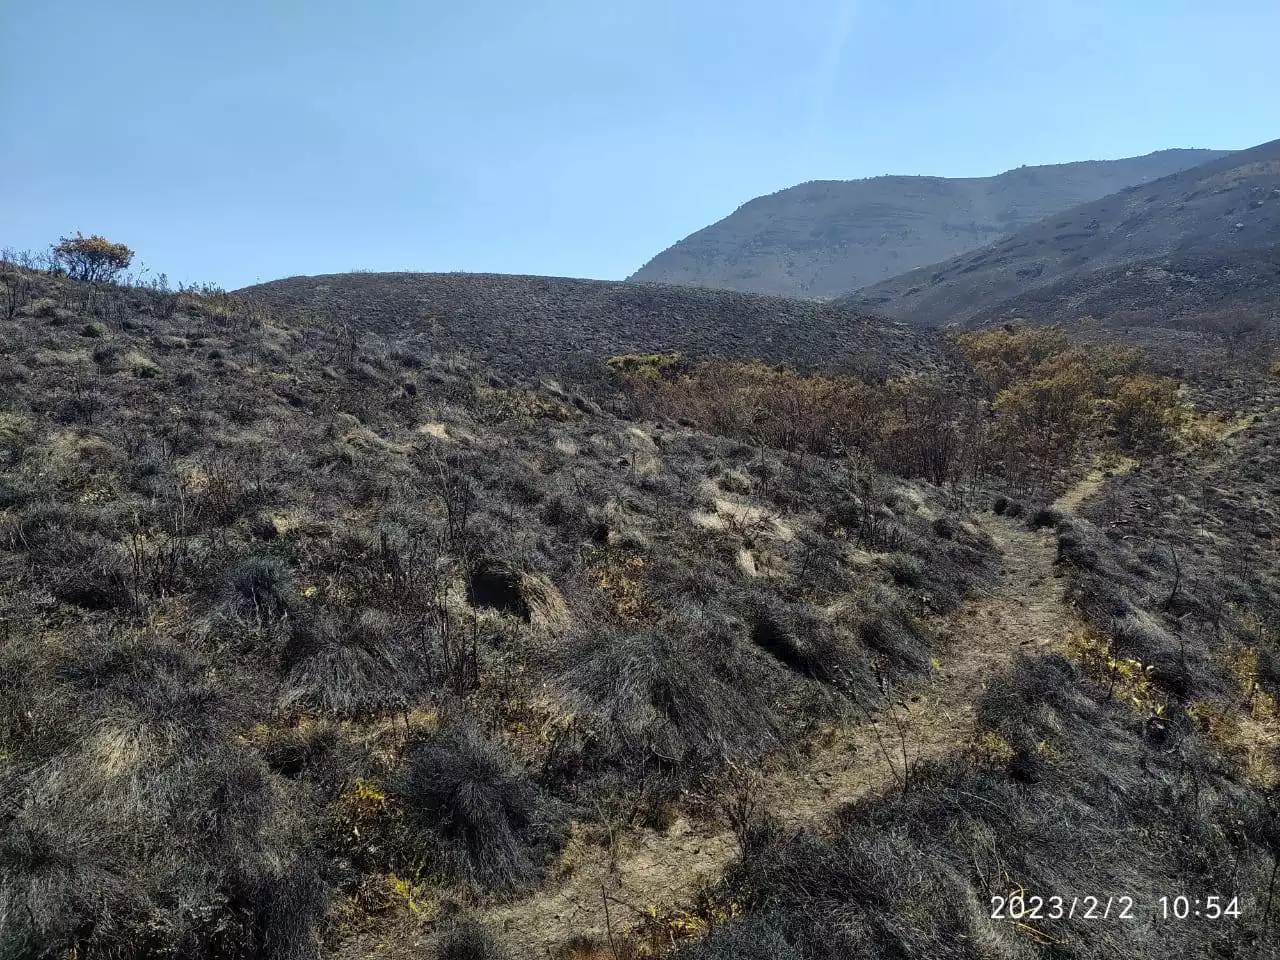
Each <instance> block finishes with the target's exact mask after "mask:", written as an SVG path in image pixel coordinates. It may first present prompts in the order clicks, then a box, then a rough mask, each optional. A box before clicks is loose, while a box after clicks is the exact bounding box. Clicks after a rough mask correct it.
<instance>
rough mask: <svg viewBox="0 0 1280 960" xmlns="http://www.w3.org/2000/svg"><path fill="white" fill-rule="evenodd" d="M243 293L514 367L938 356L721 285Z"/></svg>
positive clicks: (417, 286)
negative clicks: (622, 356)
mask: <svg viewBox="0 0 1280 960" xmlns="http://www.w3.org/2000/svg"><path fill="white" fill-rule="evenodd" d="M239 292H240V293H241V294H242V295H244V296H246V297H249V298H252V299H254V300H258V301H260V302H264V303H268V304H272V305H275V306H278V307H283V308H286V309H289V310H297V309H301V310H304V311H307V312H311V313H314V314H317V315H328V316H330V317H341V318H346V319H348V320H350V321H351V322H352V325H353V326H354V327H356V328H357V329H365V330H370V331H372V332H375V333H381V334H394V335H396V336H398V337H403V336H405V335H406V333H410V334H418V335H420V336H421V337H422V339H423V342H424V343H425V344H428V345H429V346H430V348H431V349H432V350H433V351H435V352H436V353H440V354H447V353H465V354H467V355H469V356H471V357H473V358H475V359H476V360H479V361H482V362H484V363H485V364H486V365H487V366H489V367H490V368H492V369H494V370H496V371H501V372H502V373H504V374H507V375H515V376H537V375H549V376H564V375H568V376H573V377H574V378H575V379H584V378H586V379H590V378H592V377H599V376H601V375H602V374H603V373H604V370H605V368H604V365H603V364H604V361H605V360H606V359H608V358H609V357H610V356H613V355H615V354H619V353H631V352H666V351H677V352H680V353H683V354H685V355H688V356H723V357H735V358H755V357H759V358H762V359H765V360H768V361H771V362H776V363H787V364H789V365H792V366H796V367H800V368H824V369H830V370H842V371H848V372H858V373H861V374H865V375H868V376H871V377H879V376H882V375H886V374H892V373H896V372H902V371H905V370H916V369H920V368H922V367H929V366H932V365H935V364H936V363H937V362H938V354H937V351H936V346H935V344H934V342H933V338H932V337H931V336H929V335H928V334H926V333H923V332H922V331H920V330H918V329H916V328H914V327H913V326H911V325H909V324H904V323H901V322H897V321H891V320H885V319H882V318H879V317H870V316H866V315H862V314H860V313H858V312H857V311H856V310H850V309H848V308H846V307H842V306H838V305H836V304H833V303H813V302H806V301H802V300H788V299H784V298H780V297H763V296H757V295H752V294H744V293H734V292H730V291H726V290H695V289H690V288H687V287H667V286H656V285H649V284H643V285H642V284H633V283H619V282H610V281H600V280H570V279H565V278H562V277H522V276H508V275H501V274H477V273H346V274H332V275H329V276H318V277H291V278H288V279H284V280H276V281H273V282H271V283H264V284H259V285H257V286H253V287H246V288H245V289H244V290H242V291H239Z"/></svg>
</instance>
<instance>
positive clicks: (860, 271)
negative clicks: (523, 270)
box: [630, 150, 1224, 298]
mask: <svg viewBox="0 0 1280 960" xmlns="http://www.w3.org/2000/svg"><path fill="white" fill-rule="evenodd" d="M1223 155H1224V154H1223V153H1222V152H1221V151H1212V150H1162V151H1159V152H1157V153H1152V154H1148V155H1146V156H1143V157H1131V158H1128V159H1124V160H1102V161H1084V162H1079V163H1064V164H1054V165H1048V166H1038V167H1020V168H1018V169H1016V170H1009V171H1007V172H1005V173H1002V174H999V175H998V176H992V177H974V178H946V177H914V176H910V177H909V176H886V177H874V178H871V179H867V180H825V181H814V182H811V183H804V184H800V185H799V186H795V187H791V188H789V189H786V190H781V191H779V192H777V193H774V194H770V195H768V196H764V197H757V198H756V199H754V200H751V201H749V202H748V203H746V204H743V206H741V207H739V208H738V209H737V210H736V211H735V212H734V213H732V214H730V215H729V216H728V217H725V218H724V219H723V220H720V221H718V222H716V223H714V224H712V225H711V226H709V227H705V228H704V229H702V230H699V231H698V232H697V233H694V234H692V235H691V236H689V237H686V238H685V239H684V240H681V241H680V242H679V243H677V244H675V245H674V246H672V247H670V248H668V249H667V250H664V251H663V252H662V253H660V254H658V255H657V256H656V257H654V258H653V259H652V260H650V261H649V262H648V263H647V264H645V265H644V266H643V267H641V268H640V269H639V270H638V271H636V273H635V274H634V275H633V276H632V277H631V278H630V279H632V280H635V281H643V282H650V283H675V284H686V285H689V286H697V287H715V288H723V289H729V290H741V291H746V292H751V293H764V294H780V295H784V296H790V297H806V298H822V297H837V296H841V295H843V294H846V293H848V292H849V291H851V290H856V289H857V288H859V287H863V286H867V285H868V284H873V283H876V282H878V281H880V280H884V279H887V278H889V277H894V276H897V275H898V274H900V273H904V272H906V271H908V270H911V269H913V268H915V267H918V266H922V265H924V264H929V263H937V262H939V261H941V260H946V259H947V258H949V257H953V256H955V255H957V254H960V253H964V252H966V251H969V250H975V249H978V248H979V247H983V246H985V245H987V244H989V243H991V242H993V241H995V240H998V239H1001V238H1002V237H1004V236H1006V235H1008V234H1010V233H1013V232H1014V231H1016V230H1019V229H1020V228H1022V227H1025V226H1027V225H1029V224H1031V223H1034V222H1035V221H1037V220H1039V219H1040V218H1042V217H1045V216H1048V215H1050V214H1053V213H1057V212H1059V211H1062V210H1066V209H1068V208H1070V207H1074V206H1076V205H1077V204H1081V203H1085V202H1088V201H1090V200H1096V199H1098V198H1099V197H1103V196H1106V195H1107V194H1109V193H1114V192H1115V191H1117V190H1120V189H1122V188H1124V187H1127V186H1131V185H1133V184H1138V183H1143V182H1146V181H1149V180H1154V179H1157V178H1159V177H1163V176H1166V175H1167V174H1170V173H1174V172H1176V171H1178V170H1182V169H1184V168H1186V167H1190V166H1194V165H1196V164H1199V163H1203V162H1205V161H1207V160H1211V159H1215V158H1217V157H1221V156H1223Z"/></svg>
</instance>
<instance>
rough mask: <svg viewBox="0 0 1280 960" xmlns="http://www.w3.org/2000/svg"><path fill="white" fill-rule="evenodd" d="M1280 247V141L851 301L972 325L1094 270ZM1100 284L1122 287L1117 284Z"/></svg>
mask: <svg viewBox="0 0 1280 960" xmlns="http://www.w3.org/2000/svg"><path fill="white" fill-rule="evenodd" d="M1277 239H1280V140H1277V141H1272V142H1270V143H1264V144H1262V145H1260V146H1257V147H1254V148H1252V149H1250V150H1246V151H1241V152H1239V153H1234V154H1230V155H1228V156H1225V157H1222V158H1219V159H1216V160H1213V161H1211V162H1209V163H1206V164H1202V165H1200V166H1198V167H1194V168H1192V169H1189V170H1183V171H1180V172H1178V173H1174V174H1171V175H1170V176H1167V177H1163V178H1161V179H1160V180H1156V181H1154V182H1152V183H1147V184H1142V185H1137V186H1132V187H1127V188H1125V189H1124V190H1121V191H1119V192H1118V193H1113V194H1111V195H1110V196H1107V197H1103V198H1102V199H1100V200H1096V201H1094V202H1092V203H1087V204H1083V205H1081V206H1078V207H1076V208H1074V209H1072V210H1069V211H1067V212H1065V213H1062V214H1060V215H1055V216H1051V217H1047V218H1045V219H1043V220H1041V221H1039V222H1037V223H1035V224H1032V225H1031V226H1029V227H1025V228H1023V229H1021V230H1019V231H1017V232H1016V233H1014V234H1012V235H1010V236H1008V237H1006V238H1004V239H1003V240H1000V241H999V242H997V243H994V244H991V245H989V246H986V247H983V248H982V249H981V250H975V251H973V252H970V253H966V254H962V255H961V256H958V257H954V258H952V259H951V260H947V261H945V262H942V263H938V264H935V265H932V266H928V267H921V268H919V269H916V270H912V271H910V272H908V273H904V274H903V275H902V276H899V277H894V278H893V279H891V280H887V281H885V282H883V283H879V284H876V285H874V286H872V287H869V288H866V289H863V290H859V291H858V292H857V293H855V294H853V295H851V296H850V297H848V298H846V299H845V301H844V302H845V303H847V304H848V305H850V306H852V307H855V308H859V309H864V310H871V309H874V310H877V311H883V312H885V313H888V314H891V315H894V316H898V317H905V318H910V320H912V321H913V322H915V323H919V324H923V325H939V324H946V323H964V322H966V321H969V320H970V319H971V318H974V317H977V316H979V315H990V314H993V313H999V312H1002V311H1004V310H1005V309H1006V308H1008V309H1010V310H1016V309H1018V308H1019V306H1020V304H1022V303H1025V302H1026V299H1027V298H1028V297H1033V296H1035V293H1034V292H1035V291H1044V290H1046V288H1048V287H1050V285H1052V284H1055V283H1057V282H1059V281H1066V282H1069V283H1072V284H1074V285H1077V286H1078V285H1079V284H1080V283H1086V282H1092V281H1087V280H1086V279H1085V277H1084V275H1086V274H1090V273H1092V272H1094V271H1098V270H1106V269H1110V268H1115V267H1121V266H1125V265H1129V264H1137V263H1139V262H1141V261H1148V260H1159V259H1162V258H1175V259H1177V258H1195V257H1209V258H1215V257H1216V258H1218V259H1219V260H1221V258H1223V257H1224V256H1229V255H1231V254H1232V252H1233V251H1248V250H1256V249H1258V248H1264V247H1267V246H1269V245H1271V244H1274V243H1275V242H1276V241H1277ZM1246 259H1247V258H1246ZM1148 266H1150V267H1152V268H1153V269H1167V268H1165V267H1161V266H1159V264H1150V265H1148ZM1144 269H1145V267H1144ZM1174 269H1175V271H1176V270H1177V268H1176V266H1175V267H1174ZM1096 279H1098V280H1099V281H1100V282H1101V283H1102V284H1104V285H1105V286H1110V287H1112V289H1114V283H1113V282H1112V280H1111V279H1110V278H1108V277H1105V276H1103V277H1098V278H1096ZM1126 279H1127V278H1126Z"/></svg>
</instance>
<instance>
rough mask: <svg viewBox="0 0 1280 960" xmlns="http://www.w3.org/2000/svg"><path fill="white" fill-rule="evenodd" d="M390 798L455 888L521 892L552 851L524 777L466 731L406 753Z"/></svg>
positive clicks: (546, 820) (551, 831) (539, 803)
mask: <svg viewBox="0 0 1280 960" xmlns="http://www.w3.org/2000/svg"><path fill="white" fill-rule="evenodd" d="M398 793H399V795H400V797H401V799H402V801H403V803H404V807H405V811H406V820H407V824H408V827H409V830H410V832H411V835H412V837H413V839H414V840H415V841H416V842H417V843H419V844H421V846H422V849H423V851H424V853H425V854H426V855H427V857H428V858H429V861H430V862H432V863H434V864H437V865H439V867H441V868H442V869H443V870H444V871H445V872H446V873H447V874H448V875H449V876H451V877H452V878H453V879H454V880H455V881H456V882H459V883H463V884H466V885H469V886H472V887H475V888H478V889H482V890H490V891H495V892H500V893H507V892H511V891H514V890H519V889H522V888H526V887H528V886H530V885H532V884H533V883H534V882H535V881H536V880H537V878H538V876H539V874H540V872H541V870H542V866H543V861H544V860H545V859H546V857H547V856H548V855H549V854H550V853H551V852H553V851H554V849H555V846H556V844H557V834H558V829H557V826H556V821H555V818H554V815H553V813H552V811H551V810H550V809H549V808H548V806H547V805H546V803H545V802H544V801H543V800H542V799H541V798H540V797H539V796H538V794H537V792H536V790H535V789H534V787H533V785H532V784H531V783H530V781H529V780H528V778H527V777H526V776H525V775H524V774H523V773H522V772H520V771H518V770H517V769H515V767H514V766H513V765H512V762H511V761H510V760H509V759H508V758H507V757H505V756H504V755H503V753H502V752H501V751H500V750H499V748H498V747H497V746H495V745H494V744H493V743H491V742H489V741H488V740H486V739H485V738H484V736H483V735H482V734H481V733H480V731H479V730H478V729H477V728H476V727H474V726H471V725H468V724H462V725H458V726H452V727H449V728H447V729H445V730H444V731H442V732H440V733H439V734H436V735H435V736H433V737H431V738H430V739H427V740H425V741H423V742H421V743H419V744H417V745H416V746H414V747H413V749H412V750H411V751H410V753H409V757H408V762H407V766H406V769H405V771H404V774H403V777H402V778H401V780H400V783H399V785H398Z"/></svg>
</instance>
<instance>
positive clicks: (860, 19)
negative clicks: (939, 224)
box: [0, 0, 1280, 287]
mask: <svg viewBox="0 0 1280 960" xmlns="http://www.w3.org/2000/svg"><path fill="white" fill-rule="evenodd" d="M1277 36H1280V4H1277V3H1276V2H1275V0H1222V2H1218V3H1204V2H1203V0H1195V2H1192V0H1158V2H1157V0H928V2H926V0H789V2H787V3H775V2H768V3H766V2H761V0H732V2H729V0H724V2H722V0H678V2H677V0H644V2H640V0H591V2H586V0H553V2H544V3H528V2H513V0H463V2H457V3H449V4H446V3H437V2H410V0H350V2H347V3H337V2H329V0H221V2H217V3H214V2H208V3H186V2H178V3H175V2H173V0H165V2H160V0H156V2H136V0H134V2H130V0H122V2H116V3H101V2H87V0H60V2H43V0H0V246H8V247H15V248H20V249H21V248H27V249H35V248H43V247H45V246H46V245H47V244H48V243H49V242H51V241H53V240H54V239H56V238H57V236H59V235H60V234H63V233H69V232H74V231H75V230H82V231H84V232H85V233H90V232H98V233H103V234H106V235H107V236H109V237H111V238H112V239H118V240H122V241H124V242H126V243H128V244H130V245H131V246H133V247H134V248H135V249H136V250H137V251H138V254H139V259H140V260H141V261H144V262H145V263H146V264H147V265H148V266H149V267H151V268H152V270H154V271H157V272H158V271H161V270H163V271H166V272H167V273H168V274H169V276H170V277H171V278H174V279H175V280H178V279H181V280H185V281H211V282H218V283H221V284H223V285H225V286H227V287H236V286H240V285H243V284H248V283H253V282H255V281H256V280H258V279H261V280H269V279H273V278H276V277H280V276H288V275H292V274H299V273H324V272H333V271H340V270H347V269H353V268H367V269H382V270H402V269H417V270H455V269H463V270H473V271H482V270H483V271H499V272H509V273H545V274H563V275H571V276H587V277H601V278H622V277H624V276H626V275H627V274H629V273H630V272H632V271H633V270H635V269H636V268H638V267H639V266H640V265H641V264H642V263H643V262H644V261H645V260H647V259H648V258H649V257H650V256H652V255H653V254H655V253H657V252H658V251H659V250H661V249H662V248H664V247H666V246H668V245H670V244H671V243H673V242H675V241H676V240H678V239H680V238H681V237H682V236H685V235H686V234H688V233H690V232H692V231H693V230H696V229H698V228H700V227H702V226H705V225H706V224H708V223H710V222H712V221H714V220H717V219H719V218H720V217H723V216H725V215H726V214H728V213H730V212H731V211H732V210H733V209H734V208H735V207H737V206H739V205H740V204H742V203H744V202H746V201H747V200H749V199H751V198H752V197H754V196H757V195H759V194H762V193H770V192H773V191H774V190H778V189H781V188H783V187H786V186H790V185H792V184H795V183H799V182H803V181H805V180H813V179H836V178H839V179H845V178H855V177H865V176H874V175H876V174H882V173H927V174H939V175H946V176H973V175H985V174H992V173H997V172H999V171H1001V170H1004V169H1008V168H1010V167H1016V166H1019V165H1021V164H1036V163H1054V162H1061V161H1067V160H1082V159H1100V158H1111V157H1120V156H1130V155H1134V154H1139V153H1147V152H1150V151H1152V150H1157V149H1161V148H1165V147H1177V146H1185V147H1189V146H1201V147H1217V148H1242V147H1247V146H1251V145H1253V144H1255V143H1259V142H1262V141H1265V140H1270V139H1274V138H1276V137H1280V100H1277V98H1276V96H1275V91H1276V82H1275V76H1274V69H1275V67H1274V63H1275V60H1274V58H1275V39H1276V37H1277Z"/></svg>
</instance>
